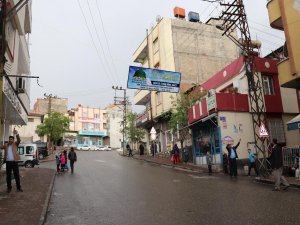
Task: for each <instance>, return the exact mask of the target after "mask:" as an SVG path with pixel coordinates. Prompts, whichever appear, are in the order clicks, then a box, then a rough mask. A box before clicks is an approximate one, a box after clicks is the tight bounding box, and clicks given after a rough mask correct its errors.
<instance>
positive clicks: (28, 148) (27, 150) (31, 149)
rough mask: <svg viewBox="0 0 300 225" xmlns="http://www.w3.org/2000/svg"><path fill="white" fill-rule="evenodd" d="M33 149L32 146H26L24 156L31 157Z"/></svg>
mask: <svg viewBox="0 0 300 225" xmlns="http://www.w3.org/2000/svg"><path fill="white" fill-rule="evenodd" d="M33 153H34V147H33V146H26V155H33Z"/></svg>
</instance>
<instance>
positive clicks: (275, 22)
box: [267, 0, 283, 30]
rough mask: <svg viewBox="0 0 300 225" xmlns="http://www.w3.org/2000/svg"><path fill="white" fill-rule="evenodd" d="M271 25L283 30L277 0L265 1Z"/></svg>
mask: <svg viewBox="0 0 300 225" xmlns="http://www.w3.org/2000/svg"><path fill="white" fill-rule="evenodd" d="M267 9H268V12H269V21H270V25H271V27H273V28H275V29H278V30H283V24H282V19H281V10H280V4H279V0H269V1H268V3H267Z"/></svg>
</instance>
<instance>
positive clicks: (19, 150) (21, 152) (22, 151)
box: [18, 147, 24, 155]
mask: <svg viewBox="0 0 300 225" xmlns="http://www.w3.org/2000/svg"><path fill="white" fill-rule="evenodd" d="M18 152H19V155H24V147H18Z"/></svg>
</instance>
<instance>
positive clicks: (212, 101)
mask: <svg viewBox="0 0 300 225" xmlns="http://www.w3.org/2000/svg"><path fill="white" fill-rule="evenodd" d="M216 105H217V102H216V95H211V96H209V97H208V98H207V111H210V110H212V109H215V108H216Z"/></svg>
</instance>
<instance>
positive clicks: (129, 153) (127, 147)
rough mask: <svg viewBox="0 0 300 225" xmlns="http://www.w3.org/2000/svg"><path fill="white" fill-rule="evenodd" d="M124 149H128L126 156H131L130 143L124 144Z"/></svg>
mask: <svg viewBox="0 0 300 225" xmlns="http://www.w3.org/2000/svg"><path fill="white" fill-rule="evenodd" d="M126 149H127V151H128V157H130V156H133V154H132V149H131V148H130V145H129V144H127V145H126Z"/></svg>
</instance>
